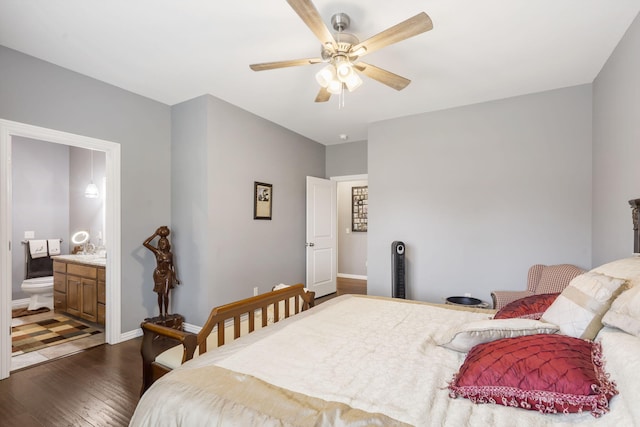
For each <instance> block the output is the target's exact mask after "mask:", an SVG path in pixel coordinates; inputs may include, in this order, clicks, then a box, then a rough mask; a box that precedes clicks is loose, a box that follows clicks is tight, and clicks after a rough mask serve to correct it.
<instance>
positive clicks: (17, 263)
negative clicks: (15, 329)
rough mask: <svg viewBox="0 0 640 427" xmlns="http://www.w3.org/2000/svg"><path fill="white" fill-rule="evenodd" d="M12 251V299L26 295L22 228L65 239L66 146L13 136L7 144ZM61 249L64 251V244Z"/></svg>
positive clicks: (47, 236) (24, 249) (67, 212)
mask: <svg viewBox="0 0 640 427" xmlns="http://www.w3.org/2000/svg"><path fill="white" fill-rule="evenodd" d="M11 164H12V168H11V174H12V177H11V180H12V186H11V187H12V196H13V197H12V210H13V227H12V236H11V239H12V241H13V251H12V253H11V258H12V259H11V264H12V299H14V300H19V299H23V298H28V297H29V295H28V294H26V293H24V292H22V290H21V288H20V285H21V284H22V281H23V280H24V278H25V274H26V272H25V251H26V250H27V246H26V245H23V244H20V242H22V241H23V240H24V232H25V231H33V232H35V238H36V239H54V238H60V239H63V240H64V242H68V241H69V147H67V146H66V145H59V144H51V143H47V142H42V141H36V140H33V139H29V138H22V137H15V138H13V139H12V144H11ZM60 249H61V251H62V252H63V253H67V251H66V250H65V249H66V247H65V246H64V243H63V245H62V246H61V248H60Z"/></svg>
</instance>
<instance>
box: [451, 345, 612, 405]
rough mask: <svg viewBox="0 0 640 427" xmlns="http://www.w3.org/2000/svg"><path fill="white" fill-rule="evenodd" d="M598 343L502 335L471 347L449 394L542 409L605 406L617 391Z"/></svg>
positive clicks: (479, 400)
mask: <svg viewBox="0 0 640 427" xmlns="http://www.w3.org/2000/svg"><path fill="white" fill-rule="evenodd" d="M603 365H604V362H603V359H602V354H601V348H600V345H599V343H593V342H591V341H586V340H582V339H579V338H573V337H568V336H565V335H556V334H554V335H548V334H539V335H529V336H522V337H517V338H505V339H501V340H497V341H493V342H490V343H486V344H479V345H477V346H475V347H474V348H472V349H471V351H470V352H469V353H468V354H467V357H466V359H465V361H464V363H463V365H462V367H461V368H460V371H459V372H458V373H457V374H456V375H454V377H453V381H452V382H451V383H450V384H449V390H450V392H449V395H450V396H451V397H453V398H456V397H458V396H461V397H466V398H468V399H470V400H471V401H472V402H474V403H495V404H500V405H504V406H512V407H517V408H523V409H529V410H533V411H540V412H542V413H558V412H560V413H572V412H582V411H590V412H591V414H592V415H593V416H594V417H599V416H601V415H602V414H605V413H606V412H608V411H609V400H610V399H611V398H612V397H613V396H615V395H617V394H618V391H617V389H616V385H615V382H613V381H610V380H609V376H608V374H607V373H606V372H605V371H604V367H603Z"/></svg>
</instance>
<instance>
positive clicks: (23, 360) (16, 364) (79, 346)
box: [11, 310, 105, 372]
mask: <svg viewBox="0 0 640 427" xmlns="http://www.w3.org/2000/svg"><path fill="white" fill-rule="evenodd" d="M54 316H65V315H64V314H62V313H55V312H54V311H53V310H50V311H48V312H46V313H40V314H34V315H31V316H24V317H17V318H15V319H11V326H12V327H13V326H18V325H24V324H25V323H33V322H38V321H40V320H46V319H51V318H52V317H54ZM66 317H69V318H72V319H74V320H79V321H82V322H83V323H88V324H89V325H91V326H93V327H97V328H99V329H101V330H102V332H103V333H102V334H96V335H92V336H90V337H87V338H80V339H77V340H74V341H71V342H67V343H63V344H58V345H54V346H52V347H47V348H43V349H41V350H37V351H30V352H28V353H24V354H20V355H17V356H13V357H12V358H11V371H12V372H13V371H17V370H20V369H24V368H26V367H29V366H32V365H37V364H40V363H43V362H48V361H50V360H53V359H58V358H60V357H65V356H69V355H71V354H74V353H77V352H79V351H82V350H85V349H87V348H91V347H95V346H97V345H101V344H104V342H105V341H104V328H102V327H101V326H98V325H96V324H95V323H89V322H86V321H84V320H80V319H75V318H73V317H72V316H66Z"/></svg>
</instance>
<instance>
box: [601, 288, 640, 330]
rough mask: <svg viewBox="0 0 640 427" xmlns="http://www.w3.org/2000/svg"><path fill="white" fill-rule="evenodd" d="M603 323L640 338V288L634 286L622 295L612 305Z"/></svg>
mask: <svg viewBox="0 0 640 427" xmlns="http://www.w3.org/2000/svg"><path fill="white" fill-rule="evenodd" d="M602 323H603V324H605V325H607V326H612V327H614V328H618V329H622V330H623V331H625V332H627V333H629V334H632V335H635V336H637V337H640V286H634V287H633V288H631V289H629V290H628V291H625V292H623V293H622V294H620V296H619V297H618V298H616V299H615V300H614V301H613V303H611V308H610V309H609V311H607V312H606V313H605V315H604V317H603V318H602Z"/></svg>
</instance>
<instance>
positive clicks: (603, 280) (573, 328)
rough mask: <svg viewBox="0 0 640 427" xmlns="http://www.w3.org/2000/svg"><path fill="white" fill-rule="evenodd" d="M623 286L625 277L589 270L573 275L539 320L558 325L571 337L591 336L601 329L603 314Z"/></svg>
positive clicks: (562, 331)
mask: <svg viewBox="0 0 640 427" xmlns="http://www.w3.org/2000/svg"><path fill="white" fill-rule="evenodd" d="M625 289H626V281H625V280H624V279H618V278H615V277H609V276H606V275H604V274H600V273H594V272H588V273H584V274H581V275H580V276H578V277H576V278H574V279H573V280H572V281H571V283H570V284H569V286H567V288H566V289H565V290H564V291H562V293H561V294H560V295H559V296H558V298H556V300H555V301H554V302H553V304H551V306H549V308H548V309H547V311H545V312H544V314H543V315H542V318H541V319H540V320H542V321H544V322H548V323H553V324H555V325H558V327H560V333H562V334H564V335H569V336H571V337H576V338H583V339H594V338H595V336H596V335H597V334H598V332H599V331H600V329H602V316H604V314H605V313H606V311H607V310H608V309H609V307H610V306H611V303H612V302H613V300H614V299H615V298H616V297H617V296H618V295H619V294H620V293H621V292H622V291H623V290H625Z"/></svg>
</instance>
